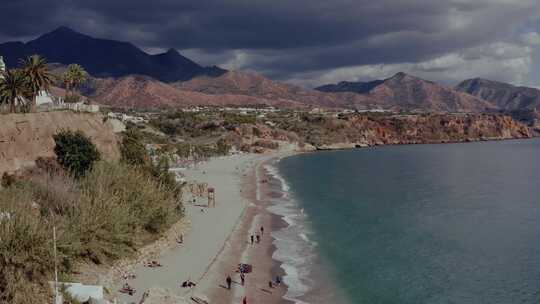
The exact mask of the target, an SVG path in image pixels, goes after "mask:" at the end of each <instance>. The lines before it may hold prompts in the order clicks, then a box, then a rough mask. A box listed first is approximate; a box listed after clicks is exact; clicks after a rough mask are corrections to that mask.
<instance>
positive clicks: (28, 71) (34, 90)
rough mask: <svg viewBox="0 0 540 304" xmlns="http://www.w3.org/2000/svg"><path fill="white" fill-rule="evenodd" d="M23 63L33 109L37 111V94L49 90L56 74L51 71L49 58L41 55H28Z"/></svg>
mask: <svg viewBox="0 0 540 304" xmlns="http://www.w3.org/2000/svg"><path fill="white" fill-rule="evenodd" d="M21 64H22V66H23V67H22V70H23V72H24V73H25V75H26V77H27V81H28V87H29V92H30V96H31V100H32V104H31V110H32V111H35V108H36V99H37V96H38V95H39V94H40V92H41V91H45V92H48V91H49V87H50V86H51V84H52V83H53V82H54V75H53V74H51V73H50V72H49V69H48V67H47V60H45V58H43V57H41V56H39V55H32V56H28V57H27V58H26V59H22V60H21Z"/></svg>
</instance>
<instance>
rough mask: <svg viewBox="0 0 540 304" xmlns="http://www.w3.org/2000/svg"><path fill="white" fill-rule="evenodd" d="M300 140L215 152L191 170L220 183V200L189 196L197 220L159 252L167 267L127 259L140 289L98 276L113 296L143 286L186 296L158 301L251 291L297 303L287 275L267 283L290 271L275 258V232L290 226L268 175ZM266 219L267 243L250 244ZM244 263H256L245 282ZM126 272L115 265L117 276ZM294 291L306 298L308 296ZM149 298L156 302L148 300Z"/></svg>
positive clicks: (192, 176)
mask: <svg viewBox="0 0 540 304" xmlns="http://www.w3.org/2000/svg"><path fill="white" fill-rule="evenodd" d="M293 148H294V146H293V145H285V148H283V149H280V150H278V151H272V152H269V153H266V154H242V155H234V156H226V157H220V158H215V159H211V160H209V161H208V162H205V163H202V164H199V165H198V167H197V168H194V169H187V170H185V171H184V173H185V175H186V178H187V180H189V181H197V182H206V183H208V185H209V186H210V187H215V189H216V193H217V199H216V201H217V207H216V208H202V207H201V204H205V203H206V199H205V198H199V199H198V200H197V202H196V203H195V204H191V203H188V204H186V206H185V207H186V217H185V219H184V220H185V221H188V222H190V223H191V224H192V225H191V227H190V229H189V231H188V232H187V233H186V234H185V236H184V243H183V244H181V245H178V244H176V245H175V244H173V245H172V248H165V249H163V250H162V251H161V252H156V253H155V255H154V256H155V258H156V259H158V260H159V261H160V262H161V263H163V264H164V267H160V268H159V269H150V268H148V267H144V266H143V265H142V264H141V263H140V262H141V261H137V264H136V265H133V266H131V265H130V266H129V267H128V269H129V270H130V272H132V273H135V274H136V275H137V278H136V279H134V280H130V281H129V283H130V285H132V286H134V287H135V288H136V289H137V294H136V295H135V296H133V297H128V296H126V295H121V294H119V293H118V292H117V291H118V289H119V288H120V286H121V283H123V281H122V280H121V279H118V278H117V279H116V280H115V282H114V284H110V282H109V284H106V282H99V281H98V282H95V283H96V284H103V285H105V286H107V288H108V290H110V291H112V293H113V295H112V297H113V298H117V299H119V300H120V301H119V303H131V302H133V301H134V300H136V301H138V300H139V299H140V298H141V295H142V294H143V293H144V292H146V291H150V293H153V292H154V291H157V290H159V291H161V290H163V294H166V295H167V296H169V297H175V296H176V297H179V298H181V299H182V300H181V301H180V300H179V301H175V302H165V301H161V302H160V301H157V302H155V303H171V304H172V303H187V302H190V300H189V298H190V297H192V296H197V297H200V298H201V299H208V300H209V303H242V299H243V297H244V296H245V297H247V300H248V303H270V304H273V303H287V304H288V303H294V302H292V301H290V300H286V299H285V298H286V297H285V295H286V294H287V292H288V291H289V286H286V284H285V283H287V282H284V283H283V284H281V285H280V286H279V287H277V288H272V289H270V288H268V282H269V281H270V280H275V278H276V276H279V277H281V278H283V277H284V276H285V275H286V272H285V270H284V269H285V268H284V267H282V266H284V265H283V262H281V261H279V260H278V259H276V258H275V254H276V252H277V251H278V248H277V247H276V245H275V241H276V238H275V237H274V236H273V235H272V233H273V232H276V231H280V230H282V229H284V228H287V227H288V226H289V223H288V222H287V221H286V219H285V218H284V217H283V216H280V215H278V214H276V213H275V212H274V213H272V211H271V210H268V208H269V207H273V206H276V205H275V204H274V203H272V197H270V196H271V195H272V193H273V192H274V193H275V189H270V188H271V185H270V183H269V182H268V181H269V180H271V179H274V180H279V178H276V177H275V176H272V174H270V172H268V170H267V169H266V166H267V165H270V166H272V162H275V161H276V159H280V158H283V157H287V156H291V155H294V154H297V153H302V152H300V151H296V150H294V149H293ZM303 152H308V151H303ZM311 152H318V151H311ZM263 181H264V182H263ZM278 183H279V182H278ZM274 186H275V184H274ZM278 200H279V199H278ZM261 226H264V227H265V234H264V236H263V237H262V241H261V243H259V244H255V245H251V244H250V243H249V242H248V240H249V236H250V235H251V234H256V232H258V231H259V227H261ZM280 247H281V246H280ZM239 263H247V264H251V265H253V267H254V270H255V271H254V273H252V274H249V275H247V276H246V285H245V286H241V285H240V283H239V282H240V278H239V274H238V273H236V272H235V270H236V268H237V265H238V264H239ZM285 266H287V265H285ZM119 274H120V272H118V271H116V272H115V276H116V277H119ZM228 275H231V277H232V279H233V284H232V289H231V290H230V291H229V290H227V289H225V288H223V287H224V286H225V278H226V277H227V276H228ZM185 280H191V281H194V282H195V283H196V284H197V286H196V287H195V288H192V289H190V288H187V289H184V288H181V287H180V284H181V283H182V282H183V281H185ZM282 281H283V280H282ZM110 287H112V288H110ZM156 293H157V292H156ZM311 296H313V295H311ZM294 298H295V299H298V301H299V303H302V302H301V299H303V297H302V296H301V297H299V298H297V297H294ZM315 299H317V298H315ZM144 303H154V302H152V301H149V300H147V301H145V302H144Z"/></svg>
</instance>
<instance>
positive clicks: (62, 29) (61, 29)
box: [51, 25, 79, 34]
mask: <svg viewBox="0 0 540 304" xmlns="http://www.w3.org/2000/svg"><path fill="white" fill-rule="evenodd" d="M51 33H76V34H79V33H78V32H76V31H75V30H73V29H71V28H69V27H67V26H64V25H62V26H59V27H58V28H56V29H55V30H53V31H52V32H51Z"/></svg>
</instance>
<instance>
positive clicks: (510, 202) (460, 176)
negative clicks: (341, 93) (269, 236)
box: [277, 140, 540, 304]
mask: <svg viewBox="0 0 540 304" xmlns="http://www.w3.org/2000/svg"><path fill="white" fill-rule="evenodd" d="M277 167H278V169H279V173H280V174H281V176H283V178H284V179H285V180H286V182H287V184H288V186H289V187H290V189H289V191H290V193H291V195H292V197H294V199H295V201H296V203H297V204H298V208H301V209H303V210H302V211H303V213H304V214H305V216H306V218H307V220H306V222H308V223H309V227H310V229H311V230H312V232H313V233H311V234H310V238H312V239H313V241H314V243H316V244H317V247H316V250H317V253H318V255H319V256H320V259H322V260H323V261H324V263H325V264H326V265H327V266H328V269H330V270H331V271H329V272H328V273H329V275H328V277H324V276H322V277H318V278H316V280H318V281H319V282H318V284H322V285H326V284H325V282H324V281H325V280H332V282H333V283H334V284H335V285H336V286H338V288H340V289H341V290H342V291H343V293H344V294H345V295H346V297H347V298H348V300H349V301H350V303H389V304H390V303H400V304H403V303H411V304H412V303H414V304H418V303H463V304H465V303H471V304H472V303H475V304H477V303H490V304H496V303H505V304H506V303H540V140H526V141H504V142H482V143H471V144H446V145H415V146H389V147H381V148H373V149H363V150H351V151H337V152H323V153H313V154H304V155H297V156H293V157H290V158H286V159H283V160H282V161H280V162H279V163H278V164H277ZM314 267H315V266H314ZM311 279H314V278H311ZM321 281H322V282H321ZM315 302H316V301H315Z"/></svg>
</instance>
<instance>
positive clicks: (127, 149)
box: [120, 129, 150, 166]
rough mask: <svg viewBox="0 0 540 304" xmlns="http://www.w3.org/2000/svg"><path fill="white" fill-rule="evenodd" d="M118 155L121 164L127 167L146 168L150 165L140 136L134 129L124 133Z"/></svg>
mask: <svg viewBox="0 0 540 304" xmlns="http://www.w3.org/2000/svg"><path fill="white" fill-rule="evenodd" d="M120 153H121V155H122V162H124V163H126V164H128V165H134V166H147V165H148V164H149V163H150V158H149V157H148V153H147V151H146V148H145V147H144V144H143V143H142V136H141V134H140V132H139V131H137V130H136V129H129V130H127V131H126V132H125V133H124V136H123V137H122V144H121V146H120Z"/></svg>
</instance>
